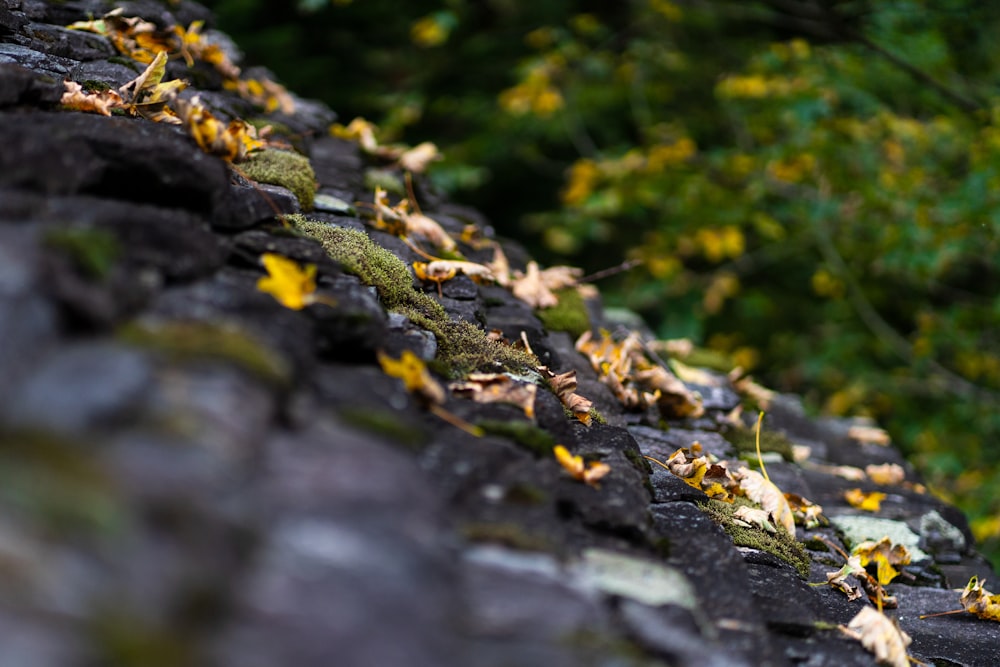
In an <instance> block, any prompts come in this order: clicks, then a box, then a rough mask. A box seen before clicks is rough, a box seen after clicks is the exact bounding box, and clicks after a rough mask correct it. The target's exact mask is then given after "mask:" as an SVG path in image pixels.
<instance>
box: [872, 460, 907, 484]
mask: <svg viewBox="0 0 1000 667" xmlns="http://www.w3.org/2000/svg"><path fill="white" fill-rule="evenodd" d="M865 474H867V475H868V479H870V480H871V481H873V482H875V483H876V484H879V485H882V486H892V485H895V484H900V483H902V481H903V480H904V479H906V471H905V470H903V466H901V465H899V464H898V463H883V464H882V465H867V466H865Z"/></svg>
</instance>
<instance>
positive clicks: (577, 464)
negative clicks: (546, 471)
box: [552, 445, 611, 488]
mask: <svg viewBox="0 0 1000 667" xmlns="http://www.w3.org/2000/svg"><path fill="white" fill-rule="evenodd" d="M552 451H553V453H554V454H555V456H556V460H557V461H559V464H560V465H562V467H563V468H565V469H566V471H567V472H569V474H570V475H572V476H573V479H577V480H580V481H581V482H586V483H587V484H589V485H590V486H593V487H594V488H597V487H598V484H597V481H598V480H599V479H601V478H602V477H604V476H605V475H607V474H608V473H609V472H611V466H609V465H608V464H607V463H599V462H596V461H591V462H590V463H587V464H584V462H583V457H582V456H580V455H576V456H574V455H573V454H570V453H569V450H568V449H566V448H565V447H563V446H562V445H556V446H555V447H554V448H553V449H552Z"/></svg>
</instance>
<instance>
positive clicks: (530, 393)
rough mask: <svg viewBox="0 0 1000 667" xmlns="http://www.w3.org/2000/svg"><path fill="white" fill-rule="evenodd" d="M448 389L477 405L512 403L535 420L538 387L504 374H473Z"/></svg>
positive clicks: (453, 383) (452, 384) (452, 383)
mask: <svg viewBox="0 0 1000 667" xmlns="http://www.w3.org/2000/svg"><path fill="white" fill-rule="evenodd" d="M448 388H449V389H451V390H452V391H453V392H455V393H456V394H459V395H460V396H463V397H465V398H470V399H472V400H473V401H475V402H477V403H512V404H513V405H516V406H518V407H519V408H521V409H522V410H524V415H525V416H526V417H527V418H528V419H534V418H535V396H536V394H537V392H538V386H537V385H535V384H532V383H531V382H521V381H518V380H514V379H513V378H512V377H510V376H509V375H504V374H503V373H472V374H470V375H469V376H468V377H467V378H466V379H465V380H464V381H462V382H451V383H449V384H448Z"/></svg>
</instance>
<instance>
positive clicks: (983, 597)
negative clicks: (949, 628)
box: [959, 576, 1000, 621]
mask: <svg viewBox="0 0 1000 667" xmlns="http://www.w3.org/2000/svg"><path fill="white" fill-rule="evenodd" d="M959 602H961V603H962V606H963V607H964V608H965V611H967V612H969V613H970V614H975V615H976V616H978V617H979V618H982V619H986V620H988V621H1000V595H994V594H992V593H990V592H989V591H988V590H986V580H985V579H983V581H982V582H980V581H979V579H978V577H975V576H973V577H972V578H971V579H969V583H968V584H967V585H966V586H965V590H964V591H962V597H961V599H960V600H959Z"/></svg>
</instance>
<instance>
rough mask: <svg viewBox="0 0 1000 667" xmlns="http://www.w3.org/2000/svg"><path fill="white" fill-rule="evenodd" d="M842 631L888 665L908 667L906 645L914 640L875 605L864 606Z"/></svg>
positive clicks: (889, 666)
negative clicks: (874, 606)
mask: <svg viewBox="0 0 1000 667" xmlns="http://www.w3.org/2000/svg"><path fill="white" fill-rule="evenodd" d="M840 629H841V632H843V633H844V634H845V635H847V636H848V637H851V638H852V639H856V640H858V641H860V642H861V645H862V646H864V647H865V648H866V649H867V650H868V651H869V652H870V653H874V654H875V659H876V660H877V661H878V662H879V663H880V664H882V665H887V666H888V667H908V665H909V658H908V657H907V655H906V647H907V646H909V645H910V642H911V641H912V640H911V639H910V637H909V635H907V634H906V633H905V632H903V631H902V630H900V629H899V627H897V626H896V624H895V623H893V621H892V620H891V619H889V617H888V616H886V615H885V614H883V613H882V612H880V611H878V610H876V609H875V608H873V607H863V608H862V609H861V611H859V612H858V613H857V615H856V616H855V617H854V618H852V619H851V621H850V623H848V624H847V627H846V628H845V627H844V626H840Z"/></svg>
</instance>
